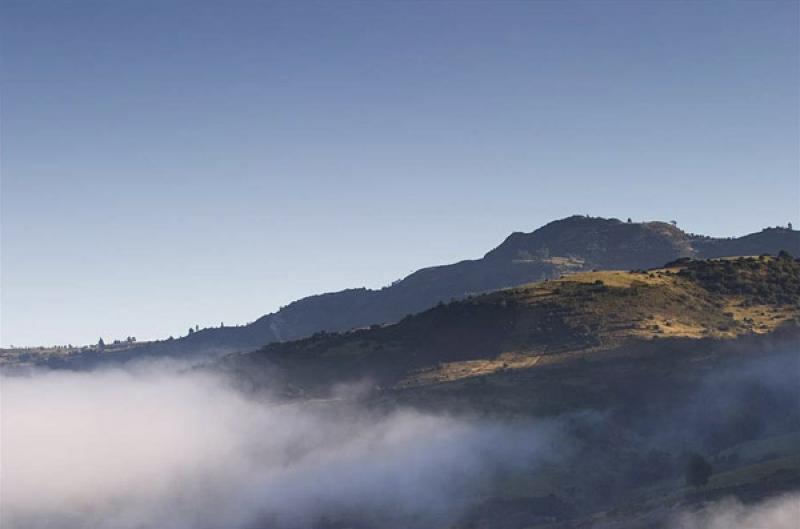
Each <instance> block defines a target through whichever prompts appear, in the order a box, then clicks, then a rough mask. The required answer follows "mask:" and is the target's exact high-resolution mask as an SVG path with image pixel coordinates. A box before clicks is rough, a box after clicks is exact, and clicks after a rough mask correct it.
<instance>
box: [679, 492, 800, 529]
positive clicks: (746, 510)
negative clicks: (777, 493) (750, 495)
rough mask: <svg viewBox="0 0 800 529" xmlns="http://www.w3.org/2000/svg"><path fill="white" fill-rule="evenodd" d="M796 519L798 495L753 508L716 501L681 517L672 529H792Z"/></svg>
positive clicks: (799, 508) (798, 515)
mask: <svg viewBox="0 0 800 529" xmlns="http://www.w3.org/2000/svg"><path fill="white" fill-rule="evenodd" d="M798 520H800V494H790V495H786V496H782V497H779V498H774V499H771V500H768V501H764V502H762V503H758V504H755V505H744V504H742V503H741V502H739V501H737V500H733V499H728V500H724V501H720V502H717V503H714V504H711V505H709V506H706V507H705V508H704V509H702V510H700V511H698V512H695V513H684V514H682V515H681V516H680V517H678V520H677V521H676V522H675V523H674V524H673V529H796V528H797V524H798Z"/></svg>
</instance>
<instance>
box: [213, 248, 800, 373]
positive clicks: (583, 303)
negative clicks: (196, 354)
mask: <svg viewBox="0 0 800 529" xmlns="http://www.w3.org/2000/svg"><path fill="white" fill-rule="evenodd" d="M798 299H800V264H798V261H797V260H795V259H793V258H791V257H789V256H786V255H784V256H783V257H780V258H775V257H743V258H736V259H724V260H708V261H690V260H684V261H678V262H675V263H672V264H671V265H669V266H667V267H665V268H661V269H654V270H648V271H632V272H621V271H602V272H585V273H576V274H573V275H566V276H562V277H561V278H560V279H556V280H551V281H545V282H541V283H534V284H528V285H523V286H520V287H516V288H512V289H506V290H501V291H497V292H494V293H490V294H486V295H482V296H477V297H473V298H469V299H466V300H462V301H454V302H451V303H449V304H440V305H439V306H437V307H435V308H433V309H431V310H428V311H426V312H423V313H421V314H418V315H414V316H409V317H407V318H405V319H404V320H402V321H401V322H399V323H398V324H396V325H391V326H383V327H372V328H369V329H361V330H356V331H352V332H348V333H343V334H325V333H319V334H317V335H315V336H313V337H311V338H308V339H304V340H299V341H295V342H287V343H278V344H272V345H269V346H267V347H264V348H262V349H261V350H259V351H256V352H254V353H250V354H247V355H236V356H234V357H231V358H230V359H229V360H228V363H229V365H235V364H237V363H238V364H240V366H239V367H241V368H242V369H245V370H246V369H247V368H248V367H247V366H251V367H252V366H254V365H261V366H262V367H269V368H270V369H273V370H274V371H275V372H277V373H281V374H282V375H283V376H285V377H286V379H287V380H290V381H291V382H292V383H293V384H299V385H300V386H302V387H305V388H313V387H316V386H322V385H329V384H330V383H332V382H340V381H341V382H343V381H351V380H358V379H361V378H369V379H371V380H373V381H374V382H375V383H376V384H378V385H380V386H381V387H384V388H392V387H393V388H403V387H410V386H419V385H429V384H441V383H448V382H453V381H458V380H461V379H467V378H474V377H481V376H485V375H490V374H494V373H507V372H509V371H514V370H531V369H537V368H540V367H543V366H546V365H551V364H553V363H559V362H564V361H568V360H578V359H594V358H599V357H604V356H607V355H613V354H616V353H617V352H619V351H621V350H625V349H626V348H629V347H630V346H632V345H633V344H652V343H656V342H658V341H659V340H661V341H664V340H698V341H699V340H704V341H708V340H718V341H725V340H731V339H734V338H737V337H743V336H756V335H766V334H770V333H773V332H774V331H775V330H776V329H778V328H779V327H793V326H795V325H796V324H797V322H798V320H799V319H800V306H798ZM651 349H652V347H651Z"/></svg>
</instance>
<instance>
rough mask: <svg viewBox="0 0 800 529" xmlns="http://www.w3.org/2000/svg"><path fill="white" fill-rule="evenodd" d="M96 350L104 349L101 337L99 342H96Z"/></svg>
mask: <svg viewBox="0 0 800 529" xmlns="http://www.w3.org/2000/svg"><path fill="white" fill-rule="evenodd" d="M97 348H98V349H100V350H101V351H102V350H104V349H105V348H106V342H104V341H103V338H102V337H101V338H100V339H99V340H97Z"/></svg>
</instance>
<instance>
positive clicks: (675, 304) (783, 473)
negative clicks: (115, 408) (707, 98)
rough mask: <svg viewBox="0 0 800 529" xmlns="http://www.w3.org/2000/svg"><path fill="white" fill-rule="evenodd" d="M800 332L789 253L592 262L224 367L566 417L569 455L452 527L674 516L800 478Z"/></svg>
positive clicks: (321, 391) (304, 394)
mask: <svg viewBox="0 0 800 529" xmlns="http://www.w3.org/2000/svg"><path fill="white" fill-rule="evenodd" d="M798 343H800V261H799V260H796V259H794V258H793V257H791V256H789V255H788V254H786V253H783V254H781V255H780V256H778V257H769V256H760V257H742V258H726V259H713V260H695V259H688V258H683V259H679V260H676V261H674V262H672V263H668V264H667V265H666V266H664V267H662V268H656V269H650V270H646V271H645V270H638V271H630V272H629V271H596V272H578V273H575V274H571V275H567V276H564V277H562V278H558V279H554V280H548V281H543V282H539V283H532V284H525V285H519V286H516V287H513V288H509V289H504V290H498V291H495V292H492V293H487V294H483V295H479V296H475V297H470V298H467V299H463V300H458V301H452V302H449V303H446V304H445V303H442V304H439V305H438V306H436V307H434V308H431V309H429V310H427V311H424V312H421V313H419V314H415V315H412V316H408V317H405V318H403V319H402V320H401V321H400V322H398V323H396V324H394V325H387V326H375V327H373V328H367V329H357V330H351V331H347V332H343V333H317V334H315V335H313V336H311V337H308V338H305V339H302V340H297V341H292V342H285V343H273V344H270V345H267V346H265V347H262V348H261V349H259V350H257V351H252V352H249V353H239V354H232V355H228V356H226V357H224V358H223V359H221V360H219V361H218V362H217V363H215V364H214V366H213V370H215V371H216V370H222V371H223V372H225V373H227V374H229V375H230V377H231V378H230V380H232V381H234V382H235V383H237V384H238V385H239V387H241V388H243V389H245V390H246V391H254V392H256V393H257V392H260V391H262V390H264V389H265V388H267V389H268V390H269V391H270V392H273V394H274V393H275V392H277V393H278V394H281V395H283V396H284V397H286V398H287V399H288V401H289V402H291V401H294V400H295V399H298V400H299V401H303V402H315V403H318V405H320V406H335V405H336V404H338V403H341V402H342V401H345V405H346V402H347V399H348V398H350V397H348V395H349V392H348V391H344V390H343V389H342V388H346V387H349V386H350V385H352V387H353V388H356V389H357V391H355V393H358V395H359V398H360V399H361V400H362V401H365V402H367V403H368V405H369V406H370V407H371V408H373V409H376V410H384V409H389V410H393V409H413V410H424V411H432V412H435V413H440V414H453V415H455V416H468V417H479V418H483V419H486V420H489V421H491V420H498V419H499V420H503V421H506V422H507V423H512V424H536V425H541V427H542V428H543V429H544V430H547V429H548V428H554V429H555V432H556V433H555V434H553V435H554V437H552V438H548V439H549V441H548V442H549V443H550V444H549V445H548V446H552V447H554V450H555V453H550V452H548V456H547V458H546V460H545V461H541V462H538V463H526V462H525V460H524V458H523V457H522V456H521V455H520V456H519V460H515V461H514V465H513V468H512V469H510V470H507V471H505V473H502V474H501V475H499V476H497V477H496V479H495V480H494V481H493V482H492V484H491V486H489V487H487V490H486V492H485V493H484V494H483V495H478V496H477V497H474V498H471V499H470V502H469V505H468V507H469V508H467V509H466V510H465V512H464V515H463V517H462V518H461V519H460V521H458V522H457V523H455V524H454V525H452V526H451V528H452V529H497V528H501V529H503V528H505V529H522V528H531V529H532V528H542V529H544V528H548V529H554V528H560V529H578V528H587V527H598V528H599V527H602V528H606V529H612V528H615V529H623V528H627V529H634V528H636V529H645V528H648V529H650V528H663V529H667V528H670V527H677V526H676V525H675V517H676V516H682V515H684V513H685V512H687V511H688V512H701V511H702V510H703V509H704V508H705V507H704V505H705V502H709V501H718V500H721V499H723V498H725V499H727V500H728V501H731V498H737V499H739V500H740V501H742V502H756V501H761V500H763V499H765V498H775V497H780V496H781V495H782V494H786V493H788V492H791V491H797V490H800V401H798V400H797V387H798V384H799V383H800V379H798V373H800V371H798V367H800V364H798V361H799V360H800V357H798V347H797V346H798ZM532 442H534V443H535V442H537V441H535V440H533V441H532ZM520 452H522V451H520ZM697 454H702V456H699V455H697ZM693 457H694V458H697V457H700V458H701V459H702V460H703V461H705V459H704V458H707V460H708V461H707V464H708V465H709V468H711V469H712V473H713V475H712V476H711V478H710V481H709V483H708V484H707V485H704V486H703V487H697V486H693V487H690V486H688V485H687V478H686V474H685V472H686V471H685V469H686V468H688V466H689V463H688V462H689V461H691V460H692V458H693ZM709 462H710V463H709ZM337 524H338V525H337ZM345 526H348V527H349V525H345V524H344V522H341V523H340V521H338V520H336V521H334V522H333V523H331V524H330V525H328V526H324V527H326V528H327V527H331V528H333V527H345ZM353 526H354V527H361V526H358V525H353ZM368 526H370V525H364V526H363V527H368ZM696 526H697V527H701V526H703V527H704V526H705V525H696ZM692 527H695V525H693V526H692Z"/></svg>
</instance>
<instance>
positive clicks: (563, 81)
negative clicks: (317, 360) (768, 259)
mask: <svg viewBox="0 0 800 529" xmlns="http://www.w3.org/2000/svg"><path fill="white" fill-rule="evenodd" d="M0 5H1V7H0V15H2V16H1V17H0V24H2V28H1V29H2V31H0V54H1V55H0V57H1V60H2V62H1V63H0V141H1V143H0V206H2V212H1V216H0V221H1V231H0V234H1V235H2V239H1V242H2V244H1V245H0V250H1V253H0V265H1V268H0V278H1V279H2V282H1V286H2V293H1V295H0V310H1V311H2V312H0V343H2V345H4V346H8V345H11V344H14V345H37V344H67V343H72V344H84V343H94V342H96V341H97V339H98V337H100V336H102V337H103V338H104V339H105V340H106V341H109V340H113V339H116V338H125V337H126V336H130V335H133V336H136V337H137V338H138V339H139V340H142V339H150V338H162V337H166V336H169V335H175V336H178V335H182V334H185V332H186V329H187V328H188V327H189V326H190V325H195V324H197V325H200V326H201V327H204V326H212V325H218V324H219V323H220V322H221V321H224V322H225V324H226V325H228V324H240V323H246V322H249V321H252V320H255V319H256V318H257V317H259V316H260V315H262V314H265V313H268V312H271V311H274V310H276V309H278V308H279V307H280V306H282V305H285V304H287V303H288V302H290V301H292V300H294V299H298V298H301V297H303V296H306V295H310V294H314V293H320V292H326V291H334V290H339V289H343V288H347V287H359V286H367V287H372V288H377V287H381V286H384V285H386V284H388V283H390V282H391V281H392V280H395V279H397V278H400V277H402V276H404V275H406V274H408V273H410V272H412V271H413V270H415V269H418V268H420V267H424V266H429V265H435V264H443V263H449V262H454V261H458V260H461V259H467V258H476V257H480V256H482V255H483V254H484V253H485V252H486V251H488V250H489V249H491V248H493V247H494V246H496V245H497V244H499V243H500V242H501V241H502V240H503V239H504V238H505V237H506V236H507V235H508V234H509V233H511V232H513V231H532V230H534V229H536V228H537V227H539V226H541V225H543V224H545V223H547V222H549V221H551V220H554V219H557V218H561V217H565V216H568V215H571V214H590V215H593V216H594V215H597V216H606V217H618V218H623V219H624V218H627V217H632V218H633V219H634V220H637V221H638V220H673V219H674V220H677V222H678V225H679V227H682V228H684V229H686V230H687V231H691V232H695V233H704V234H709V235H716V236H733V235H742V234H745V233H749V232H753V231H758V230H760V229H761V228H763V227H765V226H768V225H770V226H774V225H779V224H780V225H785V224H786V223H787V222H790V221H791V222H793V223H794V224H795V225H796V226H797V225H800V217H799V216H798V215H799V214H798V204H800V182H799V180H798V178H799V177H798V174H799V172H800V167H799V165H798V164H799V163H800V162H799V161H798V159H799V158H800V156H799V155H798V145H799V142H800V132H799V131H798V126H799V125H798V123H799V122H800V116H799V107H800V105H799V104H798V88H799V87H800V80H799V79H798V75H799V74H798V64H799V63H800V52H799V51H798V49H799V48H798V39H799V37H800V36H799V35H798V26H799V25H800V24H799V23H798V21H799V20H800V13H799V12H798V11H799V9H800V8H799V7H798V6H799V5H800V4H798V2H795V1H782V2H769V1H754V2H736V1H724V2H714V1H706V2H679V1H669V2H657V1H648V2H611V1H602V0H597V1H590V2H578V1H573V2H544V1H537V2H467V1H463V2H421V1H420V2H399V1H398V2H345V1H328V2H286V3H281V2H250V1H242V0H232V1H226V2H223V1H217V2H205V1H202V0H194V1H191V2H182V1H177V0H175V1H170V0H165V1H158V2H151V1H147V0H139V1H136V2H127V1H98V2H94V1H67V0H62V1H48V2H45V1H38V0H25V1H14V0H4V1H3V2H2V4H0Z"/></svg>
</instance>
